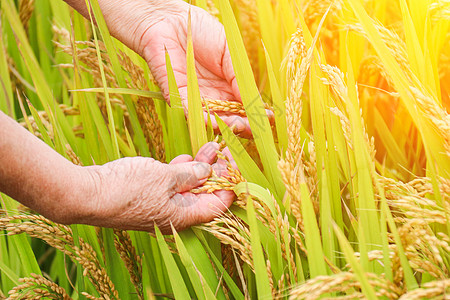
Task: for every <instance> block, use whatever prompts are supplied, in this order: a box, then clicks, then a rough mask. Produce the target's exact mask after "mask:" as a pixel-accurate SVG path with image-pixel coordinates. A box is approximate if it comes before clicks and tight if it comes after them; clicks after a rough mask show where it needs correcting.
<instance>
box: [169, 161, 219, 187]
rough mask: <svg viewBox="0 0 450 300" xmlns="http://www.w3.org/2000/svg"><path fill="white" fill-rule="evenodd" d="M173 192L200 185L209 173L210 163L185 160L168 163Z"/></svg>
mask: <svg viewBox="0 0 450 300" xmlns="http://www.w3.org/2000/svg"><path fill="white" fill-rule="evenodd" d="M169 168H170V172H171V175H172V180H173V184H174V185H173V188H174V190H175V192H177V193H182V192H186V191H189V190H191V189H193V188H196V187H198V186H199V185H202V184H203V183H204V182H205V181H206V180H207V179H208V177H209V176H210V175H211V170H212V169H211V165H210V164H207V163H202V162H186V163H179V164H173V165H169Z"/></svg>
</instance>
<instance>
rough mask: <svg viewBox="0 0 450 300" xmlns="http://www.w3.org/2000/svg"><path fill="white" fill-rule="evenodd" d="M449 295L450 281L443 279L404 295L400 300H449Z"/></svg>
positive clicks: (428, 283)
mask: <svg viewBox="0 0 450 300" xmlns="http://www.w3.org/2000/svg"><path fill="white" fill-rule="evenodd" d="M449 294H450V279H443V280H436V281H431V282H427V283H425V284H424V285H423V286H422V287H421V288H418V289H415V290H413V291H410V292H408V293H405V294H403V295H402V296H401V297H400V298H399V300H416V299H417V300H419V299H448V295H449Z"/></svg>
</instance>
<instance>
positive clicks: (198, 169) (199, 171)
mask: <svg viewBox="0 0 450 300" xmlns="http://www.w3.org/2000/svg"><path fill="white" fill-rule="evenodd" d="M193 168H194V174H195V176H197V178H198V179H199V180H201V179H204V178H206V177H208V176H209V174H211V165H210V164H207V163H196V164H195V165H194V166H193Z"/></svg>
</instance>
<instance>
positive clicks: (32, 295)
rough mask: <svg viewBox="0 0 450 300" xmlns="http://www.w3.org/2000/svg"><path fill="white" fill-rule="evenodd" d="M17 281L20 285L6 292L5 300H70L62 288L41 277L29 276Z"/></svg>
mask: <svg viewBox="0 0 450 300" xmlns="http://www.w3.org/2000/svg"><path fill="white" fill-rule="evenodd" d="M19 281H20V282H21V283H22V284H20V285H18V286H16V287H14V288H13V289H11V290H10V291H9V292H8V294H9V297H8V298H7V300H15V299H41V298H51V299H61V300H70V299H72V298H71V297H69V295H68V294H67V293H66V291H65V290H64V289H63V288H62V287H60V286H59V285H57V284H56V283H54V282H53V281H51V280H48V279H47V278H45V277H44V276H42V275H37V274H30V277H26V278H20V279H19Z"/></svg>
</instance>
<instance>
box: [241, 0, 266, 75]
mask: <svg viewBox="0 0 450 300" xmlns="http://www.w3.org/2000/svg"><path fill="white" fill-rule="evenodd" d="M235 3H236V5H237V6H238V7H239V17H240V24H241V28H240V29H241V34H242V39H243V40H244V45H245V50H246V51H247V55H248V57H249V60H250V64H251V66H252V69H253V74H254V76H255V80H256V82H258V81H259V73H260V70H259V58H258V51H259V50H258V48H259V46H260V42H259V41H260V40H261V32H260V28H259V21H258V7H257V5H256V3H255V2H254V1H251V0H236V1H235Z"/></svg>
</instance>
